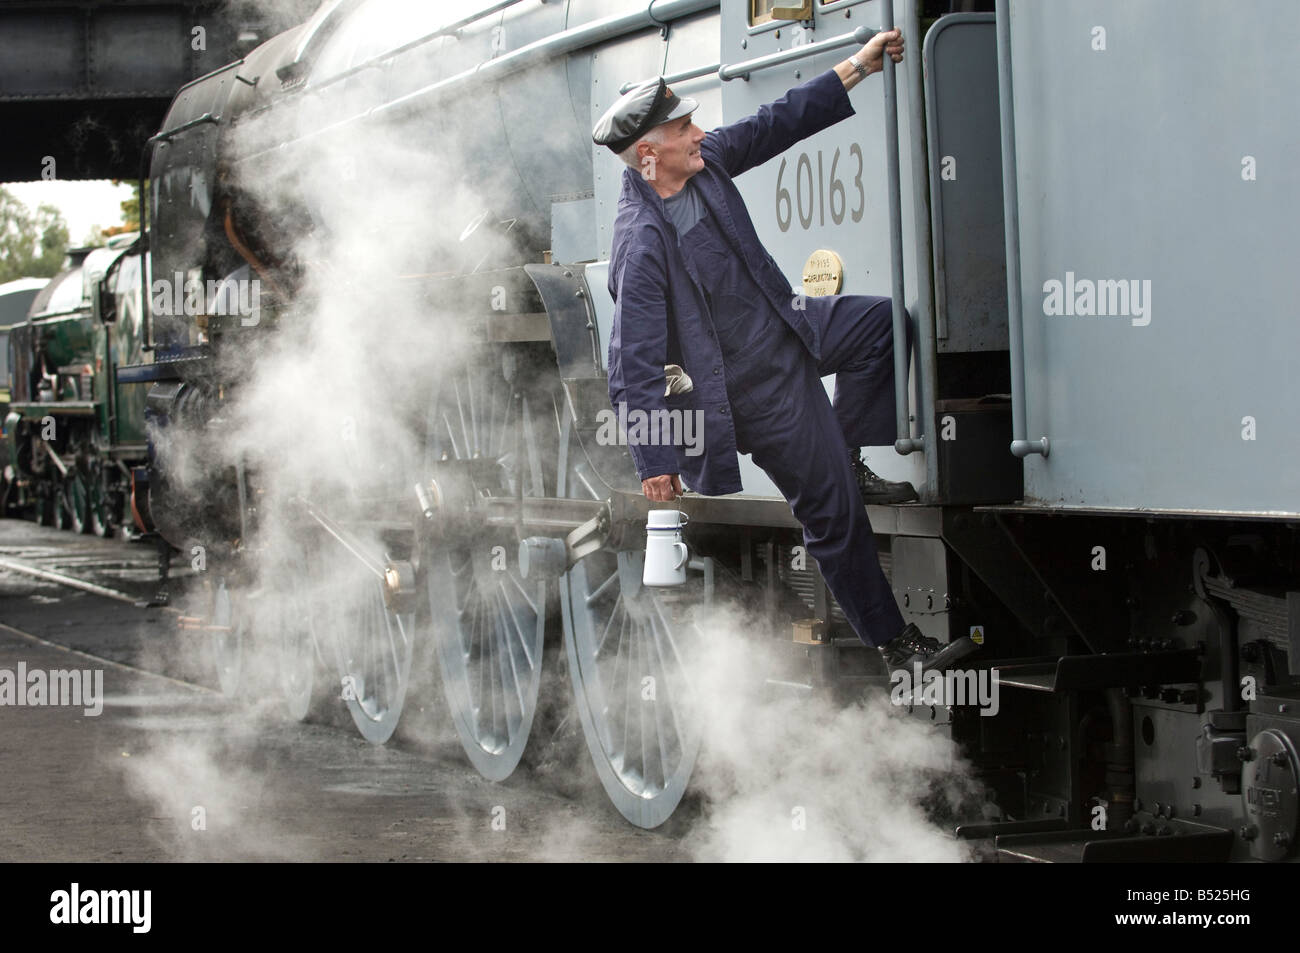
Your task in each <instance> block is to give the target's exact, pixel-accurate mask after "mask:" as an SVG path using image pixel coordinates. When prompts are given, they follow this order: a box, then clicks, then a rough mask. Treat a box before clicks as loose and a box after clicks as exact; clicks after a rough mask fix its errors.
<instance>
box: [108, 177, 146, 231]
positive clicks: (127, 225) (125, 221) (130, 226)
mask: <svg viewBox="0 0 1300 953" xmlns="http://www.w3.org/2000/svg"><path fill="white" fill-rule="evenodd" d="M113 184H114V185H119V184H120V182H119V181H118V180H117V179H114V180H113ZM121 230H122V231H124V232H138V231H139V230H140V183H139V182H132V183H131V197H130V198H129V199H123V200H122V228H121Z"/></svg>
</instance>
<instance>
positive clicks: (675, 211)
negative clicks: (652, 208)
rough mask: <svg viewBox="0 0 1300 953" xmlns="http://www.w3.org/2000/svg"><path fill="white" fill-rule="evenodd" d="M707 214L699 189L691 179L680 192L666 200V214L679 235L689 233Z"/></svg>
mask: <svg viewBox="0 0 1300 953" xmlns="http://www.w3.org/2000/svg"><path fill="white" fill-rule="evenodd" d="M707 212H708V210H707V209H706V208H705V207H704V200H703V199H702V198H700V191H699V189H697V188H696V187H695V184H694V183H693V182H691V180H690V179H687V180H686V185H685V186H683V187H682V190H681V191H680V192H678V193H677V194H676V195H670V196H668V198H666V199H664V213H665V214H666V215H667V216H668V221H670V222H672V223H673V225H674V226H675V227H676V229H677V234H678V235H685V234H686V233H687V232H689V231H690V230H691V229H692V228H694V227H695V225H696V223H698V222H699V220H700V219H702V218H703V217H704V216H705V214H707Z"/></svg>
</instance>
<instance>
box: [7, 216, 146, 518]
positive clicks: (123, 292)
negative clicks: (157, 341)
mask: <svg viewBox="0 0 1300 953" xmlns="http://www.w3.org/2000/svg"><path fill="white" fill-rule="evenodd" d="M141 261H142V259H141V256H140V254H139V251H138V235H137V234H136V233H128V234H123V235H118V236H114V237H113V238H111V239H109V241H108V244H107V245H106V246H105V247H103V248H95V249H87V248H82V249H73V250H71V251H69V253H68V258H67V260H66V261H65V262H64V266H63V269H62V270H61V271H60V272H59V274H57V275H56V276H55V277H54V278H53V279H51V280H50V282H49V284H47V285H46V286H45V287H44V288H42V289H41V290H40V292H39V293H38V294H37V295H36V298H35V300H33V301H32V304H31V309H30V310H29V311H28V313H27V317H26V319H25V320H23V321H20V322H19V323H17V324H14V325H13V326H12V327H11V328H10V329H9V348H8V353H9V367H8V383H9V390H10V403H9V407H8V411H7V414H6V416H5V425H4V434H5V443H6V447H7V451H8V468H7V473H8V475H9V479H8V481H7V484H6V501H5V502H6V508H7V509H8V510H11V511H18V512H24V513H33V514H34V515H35V517H36V519H37V520H38V521H39V522H41V523H43V524H45V525H49V526H59V527H60V528H64V529H72V530H75V531H76V532H84V533H95V534H97V535H100V536H112V535H114V534H115V533H117V532H118V530H120V529H121V528H122V527H124V526H125V525H126V524H127V523H128V521H129V518H130V513H129V504H130V485H131V470H130V468H131V466H132V465H136V464H142V463H143V462H144V461H145V457H146V440H145V430H144V395H143V394H142V393H140V389H139V388H134V387H131V386H129V385H122V384H120V383H119V382H118V379H117V374H116V369H117V367H118V365H120V364H123V363H139V362H140V361H141V359H142V354H143V352H142V351H141V349H140V343H141V338H140V316H141V309H140V268H141V267H142V265H141Z"/></svg>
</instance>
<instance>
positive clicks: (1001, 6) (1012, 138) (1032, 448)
mask: <svg viewBox="0 0 1300 953" xmlns="http://www.w3.org/2000/svg"><path fill="white" fill-rule="evenodd" d="M996 14H997V34H998V112H999V118H1000V121H1001V124H1002V215H1003V219H1004V220H1005V232H1006V252H1007V331H1008V338H1009V341H1008V343H1009V346H1010V351H1011V452H1012V453H1013V454H1014V455H1015V456H1017V457H1020V458H1021V459H1022V460H1023V459H1024V458H1025V457H1027V456H1029V455H1030V454H1031V453H1041V454H1042V455H1043V456H1044V457H1046V456H1047V455H1048V451H1049V450H1050V448H1051V445H1050V444H1049V443H1048V440H1047V438H1046V437H1040V438H1039V439H1038V440H1029V439H1027V438H1026V430H1027V424H1026V421H1025V325H1024V317H1023V315H1022V314H1021V310H1020V306H1021V302H1020V204H1019V201H1020V199H1019V194H1018V192H1017V189H1016V127H1015V109H1014V102H1013V100H1012V86H1011V9H1010V4H1009V3H1008V0H997V6H996Z"/></svg>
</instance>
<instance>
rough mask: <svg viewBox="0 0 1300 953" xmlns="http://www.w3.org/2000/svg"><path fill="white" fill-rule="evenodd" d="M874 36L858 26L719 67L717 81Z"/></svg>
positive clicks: (866, 28) (740, 76) (737, 76)
mask: <svg viewBox="0 0 1300 953" xmlns="http://www.w3.org/2000/svg"><path fill="white" fill-rule="evenodd" d="M875 35H876V31H875V30H873V29H871V27H866V26H860V27H858V28H857V29H856V30H854V31H853V32H852V33H842V34H840V35H839V36H833V37H831V38H830V39H829V40H820V41H818V42H817V43H805V44H803V45H802V46H792V47H790V49H788V50H782V51H781V52H779V53H768V54H767V55H766V56H756V57H754V58H753V59H752V60H745V61H744V62H741V63H730V64H728V65H726V66H721V67H719V68H718V79H720V80H722V81H723V82H724V83H727V82H730V81H731V80H733V79H737V78H743V79H749V74H750V73H757V72H758V71H759V70H764V69H770V68H771V67H773V66H780V65H782V64H783V63H792V62H794V61H795V60H801V59H804V58H805V57H808V56H813V55H815V54H817V53H824V52H826V51H827V50H836V49H839V48H840V47H841V46H850V45H852V44H854V43H856V44H858V45H859V46H861V45H862V44H864V43H866V42H867V41H868V40H870V39H871V38H872V37H873V36H875ZM697 75H698V74H697Z"/></svg>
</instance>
